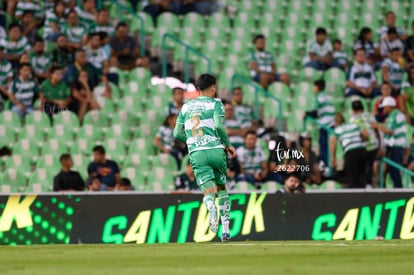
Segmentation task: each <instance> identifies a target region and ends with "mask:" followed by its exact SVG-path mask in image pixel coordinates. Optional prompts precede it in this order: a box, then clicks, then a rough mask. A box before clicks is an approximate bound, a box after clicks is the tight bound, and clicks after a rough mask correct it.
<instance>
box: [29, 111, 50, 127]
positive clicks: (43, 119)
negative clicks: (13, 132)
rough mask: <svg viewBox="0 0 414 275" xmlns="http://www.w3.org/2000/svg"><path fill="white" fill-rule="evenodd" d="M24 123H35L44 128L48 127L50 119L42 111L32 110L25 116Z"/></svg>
mask: <svg viewBox="0 0 414 275" xmlns="http://www.w3.org/2000/svg"><path fill="white" fill-rule="evenodd" d="M25 124H26V125H36V126H38V127H43V129H45V130H46V129H49V128H50V119H49V117H48V116H47V115H46V114H45V113H44V112H41V111H34V112H32V113H30V114H28V115H27V116H26V118H25Z"/></svg>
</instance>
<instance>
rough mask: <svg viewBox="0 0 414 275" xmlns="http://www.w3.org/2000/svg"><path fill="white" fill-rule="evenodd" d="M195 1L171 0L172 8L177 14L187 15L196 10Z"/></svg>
mask: <svg viewBox="0 0 414 275" xmlns="http://www.w3.org/2000/svg"><path fill="white" fill-rule="evenodd" d="M198 1H200V0H198ZM195 2H196V1H195V0H170V10H171V12H173V13H175V14H177V15H185V14H186V13H189V12H194V11H195V6H194V3H195Z"/></svg>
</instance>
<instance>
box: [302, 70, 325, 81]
mask: <svg viewBox="0 0 414 275" xmlns="http://www.w3.org/2000/svg"><path fill="white" fill-rule="evenodd" d="M321 78H322V73H321V72H320V71H317V70H315V69H313V68H303V69H302V70H301V71H300V72H299V80H300V81H309V82H313V81H315V80H318V79H321Z"/></svg>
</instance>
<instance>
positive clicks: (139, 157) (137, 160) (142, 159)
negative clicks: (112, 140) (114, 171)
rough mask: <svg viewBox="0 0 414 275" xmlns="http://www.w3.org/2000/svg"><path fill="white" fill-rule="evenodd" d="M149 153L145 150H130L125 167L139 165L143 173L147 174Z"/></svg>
mask: <svg viewBox="0 0 414 275" xmlns="http://www.w3.org/2000/svg"><path fill="white" fill-rule="evenodd" d="M148 159H149V158H148V155H147V154H146V153H145V152H136V151H135V152H128V156H127V157H126V159H125V161H124V167H137V168H139V169H140V172H141V173H142V174H143V175H147V174H148V171H149V168H150V165H149V160H148Z"/></svg>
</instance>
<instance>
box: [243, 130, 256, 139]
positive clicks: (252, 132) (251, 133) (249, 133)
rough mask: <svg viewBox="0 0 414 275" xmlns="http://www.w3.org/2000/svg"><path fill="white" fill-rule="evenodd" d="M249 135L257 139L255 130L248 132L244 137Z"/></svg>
mask: <svg viewBox="0 0 414 275" xmlns="http://www.w3.org/2000/svg"><path fill="white" fill-rule="evenodd" d="M248 135H254V136H255V137H257V135H256V132H255V131H253V130H249V131H247V132H246V134H244V137H245V138H246V137H247V136H248Z"/></svg>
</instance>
